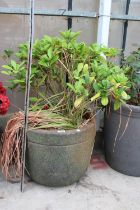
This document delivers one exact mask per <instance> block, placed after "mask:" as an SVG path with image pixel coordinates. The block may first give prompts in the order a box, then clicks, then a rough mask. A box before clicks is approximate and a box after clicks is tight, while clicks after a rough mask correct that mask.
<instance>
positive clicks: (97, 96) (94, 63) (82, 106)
mask: <svg viewBox="0 0 140 210" xmlns="http://www.w3.org/2000/svg"><path fill="white" fill-rule="evenodd" d="M79 34H80V33H79V32H72V31H71V30H68V31H65V32H61V33H60V35H61V37H51V36H44V37H43V38H42V39H37V40H36V41H35V43H34V45H33V64H32V74H31V78H30V84H31V90H32V91H31V92H33V97H31V98H30V100H31V107H30V109H31V110H32V111H37V110H39V109H42V108H43V107H46V105H47V108H49V110H50V111H52V112H55V113H60V114H62V115H63V116H66V117H67V118H68V119H70V120H71V122H72V123H73V124H74V125H75V126H78V125H80V124H81V123H82V122H83V120H84V119H85V118H87V114H88V117H89V116H91V115H89V113H91V112H94V111H96V108H97V107H100V108H102V107H104V106H107V105H108V103H109V102H110V101H111V100H114V109H118V108H119V107H120V105H121V103H125V101H127V100H129V99H130V96H129V95H128V93H127V90H128V89H129V88H130V86H131V83H130V82H129V80H128V78H127V76H126V74H125V72H124V68H120V67H119V66H116V65H114V64H113V63H112V62H111V59H112V58H113V57H114V56H116V55H117V53H118V51H117V50H116V49H114V48H107V47H105V46H100V45H98V44H91V45H90V46H88V45H86V44H85V43H84V42H78V41H77V38H78V36H79ZM27 56H28V45H27V43H23V44H21V45H20V46H19V50H18V52H17V53H16V57H17V60H18V61H14V60H12V61H11V62H10V64H8V65H4V66H3V68H4V69H5V70H4V71H2V72H3V73H4V74H8V75H10V76H12V79H11V80H10V84H11V85H10V88H12V89H13V88H16V87H18V86H19V87H20V88H21V89H23V90H24V89H25V75H26V68H27ZM91 107H94V108H91Z"/></svg>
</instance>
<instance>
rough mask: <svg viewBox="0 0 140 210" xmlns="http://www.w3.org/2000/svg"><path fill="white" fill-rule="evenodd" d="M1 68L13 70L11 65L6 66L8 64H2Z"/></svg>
mask: <svg viewBox="0 0 140 210" xmlns="http://www.w3.org/2000/svg"><path fill="white" fill-rule="evenodd" d="M2 68H4V69H8V70H10V71H13V68H12V67H11V66H8V65H3V66H2Z"/></svg>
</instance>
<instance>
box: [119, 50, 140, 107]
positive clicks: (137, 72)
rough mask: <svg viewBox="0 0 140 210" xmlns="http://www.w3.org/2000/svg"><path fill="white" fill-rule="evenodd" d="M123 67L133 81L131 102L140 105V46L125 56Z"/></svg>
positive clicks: (130, 90) (130, 91) (131, 81)
mask: <svg viewBox="0 0 140 210" xmlns="http://www.w3.org/2000/svg"><path fill="white" fill-rule="evenodd" d="M122 68H125V70H126V75H127V77H128V78H129V81H130V83H131V88H130V89H129V95H130V96H131V99H130V100H129V103H130V104H134V105H140V48H138V50H137V51H133V52H132V53H131V54H130V55H129V56H128V57H125V58H124V60H123V62H122Z"/></svg>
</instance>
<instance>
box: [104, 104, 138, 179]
mask: <svg viewBox="0 0 140 210" xmlns="http://www.w3.org/2000/svg"><path fill="white" fill-rule="evenodd" d="M130 109H131V110H132V112H131V111H130ZM119 126H120V129H119ZM118 129H119V130H118ZM118 131H119V132H118ZM117 132H118V135H117ZM116 135H117V138H116ZM115 138H116V141H115ZM104 148H105V158H106V161H107V163H108V164H109V165H110V166H111V167H112V168H113V169H115V170H117V171H119V172H121V173H123V174H126V175H130V176H140V107H138V106H132V105H131V106H130V105H129V108H128V105H122V107H121V115H120V110H119V111H114V110H113V108H112V107H111V111H110V114H108V115H106V116H105V127H104Z"/></svg>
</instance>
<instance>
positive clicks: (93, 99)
mask: <svg viewBox="0 0 140 210" xmlns="http://www.w3.org/2000/svg"><path fill="white" fill-rule="evenodd" d="M100 95H101V93H100V92H98V93H96V94H95V95H94V96H93V97H91V99H90V100H91V101H95V100H96V99H98V98H99V97H100Z"/></svg>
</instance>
